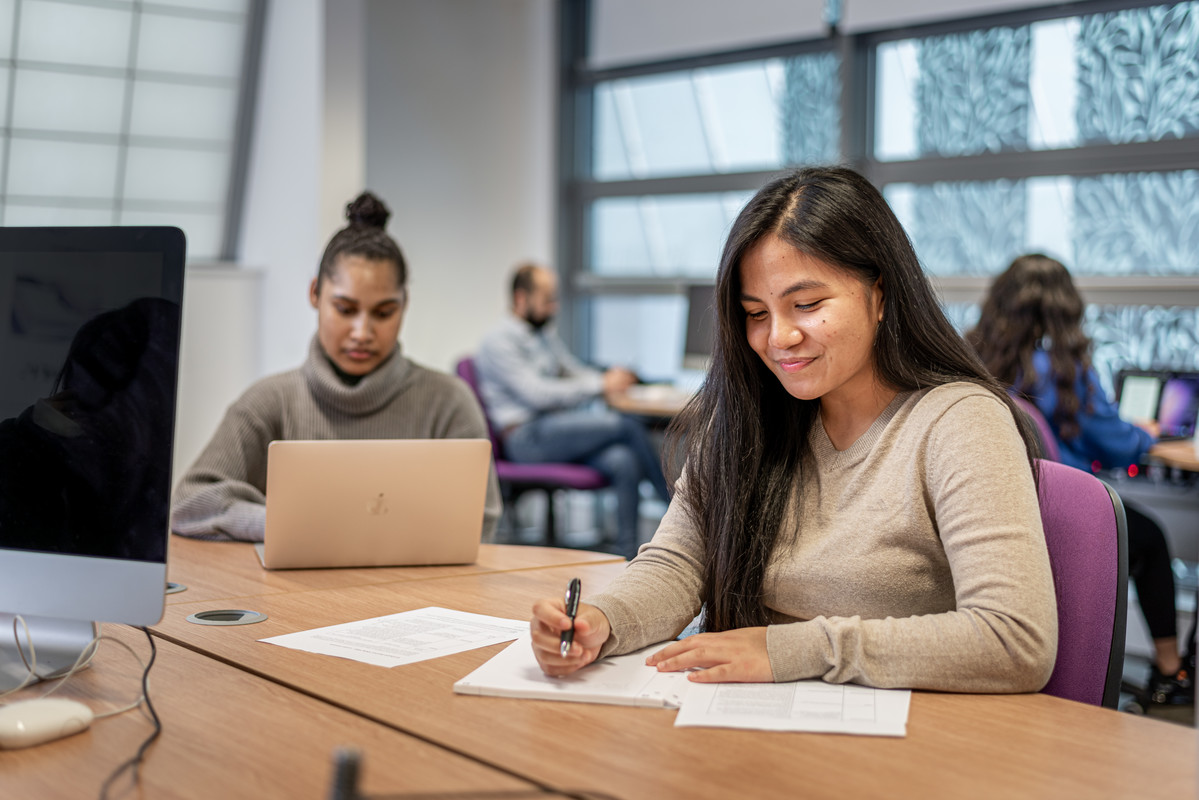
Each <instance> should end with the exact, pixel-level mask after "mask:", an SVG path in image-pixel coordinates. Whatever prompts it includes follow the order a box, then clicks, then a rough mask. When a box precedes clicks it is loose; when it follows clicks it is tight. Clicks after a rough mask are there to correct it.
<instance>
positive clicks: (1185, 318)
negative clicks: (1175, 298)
mask: <svg viewBox="0 0 1199 800" xmlns="http://www.w3.org/2000/svg"><path fill="white" fill-rule="evenodd" d="M1084 328H1085V330H1086V332H1087V335H1088V336H1090V337H1091V341H1092V342H1093V345H1094V346H1093V359H1092V360H1093V361H1094V364H1095V370H1096V371H1097V372H1098V373H1099V377H1100V378H1101V379H1102V380H1103V381H1104V388H1106V389H1107V391H1108V394H1109V395H1110V394H1111V393H1112V391H1113V378H1114V377H1115V374H1116V373H1117V372H1119V371H1120V370H1121V369H1123V368H1125V367H1128V368H1135V369H1178V370H1199V309H1196V308H1178V307H1170V308H1167V307H1165V306H1090V307H1088V308H1087V313H1086V317H1085V320H1084Z"/></svg>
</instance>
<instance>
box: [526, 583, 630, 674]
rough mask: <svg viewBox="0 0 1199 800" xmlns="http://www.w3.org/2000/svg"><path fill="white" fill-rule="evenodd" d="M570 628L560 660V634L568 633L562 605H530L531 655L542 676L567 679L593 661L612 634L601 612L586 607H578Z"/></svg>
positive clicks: (546, 601)
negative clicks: (567, 644) (568, 643)
mask: <svg viewBox="0 0 1199 800" xmlns="http://www.w3.org/2000/svg"><path fill="white" fill-rule="evenodd" d="M574 626H575V632H574V641H573V642H572V643H571V646H570V652H568V653H567V654H566V655H565V656H563V655H562V652H561V641H562V632H563V631H566V630H570V617H568V616H567V615H566V604H565V603H564V602H563V601H562V598H561V597H558V598H547V599H543V600H538V601H537V602H536V603H534V604H533V619H532V620H530V622H529V628H530V630H531V632H532V634H533V655H535V656H536V657H537V663H538V664H539V665H540V666H541V671H542V672H544V673H545V674H546V675H552V676H562V675H569V674H570V673H572V672H574V671H576V670H578V669H580V668H582V667H585V666H587V665H588V664H590V663H591V662H592V661H595V659H596V658H597V657H598V656H599V651H600V648H601V647H603V645H604V642H606V641H608V636H609V635H610V634H611V632H612V627H611V625H609V624H608V618H607V617H606V616H604V612H602V611H600V610H599V609H598V608H596V607H595V606H592V605H588V604H586V603H579V611H578V613H577V614H576V615H575V621H574Z"/></svg>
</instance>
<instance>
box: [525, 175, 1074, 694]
mask: <svg viewBox="0 0 1199 800" xmlns="http://www.w3.org/2000/svg"><path fill="white" fill-rule="evenodd" d="M716 313H717V335H716V344H715V348H714V353H713V361H712V367H711V370H710V371H709V374H708V377H707V380H706V381H705V383H704V386H703V388H702V389H701V391H700V393H699V394H698V396H697V397H696V399H695V400H694V401H693V402H692V404H691V405H690V406H689V407H688V408H687V410H686V411H685V412H684V414H682V415H681V416H680V417H679V419H678V420H677V421H676V423H677V424H676V427H675V428H674V430H673V432H672V433H673V435H674V439H673V441H674V442H675V443H676V447H677V448H679V450H680V451H681V453H682V454H683V457H684V469H683V477H682V479H681V480H680V481H679V483H678V486H677V493H676V496H675V498H674V500H673V502H672V503H671V506H670V508H669V510H668V511H667V514H666V516H665V518H664V519H663V521H662V525H661V527H660V528H659V529H658V531H657V533H656V534H655V536H654V538H653V540H652V541H651V542H649V543H648V544H646V545H644V546H643V547H642V548H641V551H640V553H639V554H638V556H637V558H636V559H634V560H633V561H632V562H631V563H630V564H629V566H628V568H627V569H626V570H625V572H624V573H623V574H622V575H621V576H620V577H619V578H618V579H617V580H616V581H615V582H613V583H612V584H611V585H610V586H609V587H608V588H607V590H606V591H604V592H603V593H601V594H599V595H597V596H592V597H590V598H588V600H589V602H587V603H583V604H582V605H581V606H580V608H579V611H578V617H577V620H576V624H575V634H574V645H573V646H572V647H571V648H570V650H569V652H568V653H567V655H566V656H562V655H561V651H560V649H559V634H560V632H561V631H563V630H565V629H567V628H569V627H570V619H569V617H568V616H567V615H566V614H565V613H563V604H562V600H561V599H560V598H550V599H545V600H541V601H538V602H537V603H536V604H535V606H534V608H533V620H532V623H531V625H532V632H533V646H534V650H535V652H536V655H537V658H538V661H539V663H540V664H541V667H542V669H543V670H544V671H545V672H546V673H548V674H551V675H563V674H567V673H570V672H573V671H574V670H577V669H579V668H580V667H582V666H584V665H585V664H587V663H590V662H591V661H593V660H594V659H596V658H598V657H602V656H605V655H608V654H617V653H622V652H628V651H630V650H634V649H636V648H639V647H644V646H646V645H649V644H652V643H654V642H659V641H664V640H667V639H672V638H674V637H676V636H677V635H678V634H679V633H680V632H681V631H682V630H683V629H684V627H685V626H686V625H687V624H688V623H689V622H690V621H691V620H692V618H693V617H695V615H696V614H698V613H699V612H700V611H701V610H702V612H703V618H702V629H703V631H704V632H703V633H700V634H697V635H695V636H691V637H688V638H686V639H682V640H679V641H675V642H672V643H670V644H668V645H666V646H664V647H663V648H662V649H661V650H659V651H657V652H656V653H655V654H654V655H653V656H651V657H650V659H649V662H650V663H651V664H653V665H656V666H657V667H658V669H660V670H694V671H693V672H691V673H690V675H689V677H690V679H691V680H695V681H771V680H774V681H787V680H795V679H800V678H822V679H824V680H826V681H830V682H837V683H841V682H856V683H862V684H866V685H870V686H878V687H907V688H925V689H940V690H948V691H967V692H1026V691H1035V690H1037V689H1039V688H1041V687H1042V686H1043V685H1044V684H1045V683H1046V681H1047V680H1048V678H1049V676H1050V673H1051V671H1052V668H1053V662H1054V655H1055V653H1056V646H1057V615H1056V607H1055V602H1054V594H1053V579H1052V575H1051V573H1050V567H1049V558H1048V554H1047V551H1046V546H1045V539H1044V534H1043V532H1042V529H1041V518H1040V512H1039V507H1038V502H1037V494H1036V483H1035V478H1034V471H1033V450H1032V444H1031V443H1032V442H1033V441H1034V439H1033V438H1032V437H1033V434H1032V432H1031V431H1029V430H1025V429H1024V428H1022V426H1021V425H1020V424H1018V423H1017V421H1016V420H1017V415H1016V414H1015V410H1014V407H1013V405H1012V402H1011V400H1010V398H1008V396H1007V394H1006V392H1005V391H1004V389H1003V387H1001V386H1000V385H999V384H998V383H996V381H995V380H994V379H993V378H992V377H991V376H990V375H989V374H988V373H987V372H986V370H985V369H984V367H983V366H982V364H980V363H979V361H978V360H977V358H976V357H975V356H974V354H973V353H972V352H971V351H970V349H969V347H968V346H967V345H966V344H965V342H964V341H963V340H962V339H961V337H960V336H958V335H957V333H956V332H955V331H954V329H953V327H952V326H951V325H950V323H949V322H948V321H947V320H946V318H945V316H944V315H943V314H942V312H941V311H940V308H939V307H938V304H937V301H936V298H935V296H934V294H933V291H932V288H931V286H930V285H929V283H928V280H927V279H926V278H925V276H924V274H923V273H922V271H921V269H920V265H919V262H918V261H917V259H916V256H915V253H914V252H913V250H912V247H911V244H910V242H909V241H908V238H907V236H906V235H905V233H904V231H903V229H902V227H901V226H900V224H899V222H898V221H897V220H896V219H895V216H894V215H893V214H892V212H891V210H890V209H889V208H888V206H887V204H886V202H885V201H884V200H883V198H882V196H881V195H880V194H879V193H878V191H877V190H876V189H875V188H874V187H873V186H871V185H870V184H869V183H868V182H867V181H866V180H865V179H863V178H862V177H861V176H859V175H857V174H856V173H854V172H852V171H850V170H847V169H841V168H821V169H804V170H800V171H798V172H796V173H793V174H791V175H788V176H786V177H783V178H780V179H777V180H775V181H773V182H772V183H770V184H768V185H767V186H766V187H764V188H763V189H762V190H761V191H759V192H758V193H757V195H755V196H754V198H753V199H752V200H750V202H749V204H748V205H747V206H746V207H745V209H744V210H743V211H742V212H741V214H740V216H739V217H738V218H737V220H736V222H735V223H734V225H733V228H732V231H731V233H730V235H729V237H728V241H727V242H726V244H725V248H724V253H723V255H722V258H721V263H720V269H719V272H718V274H717V278H716Z"/></svg>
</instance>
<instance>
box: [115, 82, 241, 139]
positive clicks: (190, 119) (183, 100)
mask: <svg viewBox="0 0 1199 800" xmlns="http://www.w3.org/2000/svg"><path fill="white" fill-rule="evenodd" d="M236 115H237V90H236V89H235V88H234V87H232V86H229V87H211V86H180V85H179V84H169V83H157V82H154V81H137V82H136V83H135V84H134V85H133V115H132V117H131V118H130V120H129V133H130V134H131V135H133V136H176V137H181V138H187V139H210V140H213V141H229V140H230V139H231V138H232V137H233V129H234V124H235V121H236Z"/></svg>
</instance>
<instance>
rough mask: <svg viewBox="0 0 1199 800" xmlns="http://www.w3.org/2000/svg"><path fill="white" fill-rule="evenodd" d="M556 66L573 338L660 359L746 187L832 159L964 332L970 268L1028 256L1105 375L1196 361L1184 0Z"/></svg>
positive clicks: (1198, 58)
mask: <svg viewBox="0 0 1199 800" xmlns="http://www.w3.org/2000/svg"><path fill="white" fill-rule="evenodd" d="M569 40H570V37H567V41H569ZM574 40H575V41H579V38H578V37H576V38H575V39H574ZM573 63H575V64H583V63H586V61H585V59H584V58H576V59H574V61H573ZM566 83H567V87H566V90H565V94H564V103H566V104H567V105H568V106H570V107H572V108H573V109H574V110H575V112H576V113H573V114H570V115H567V116H565V117H564V119H567V120H569V122H568V123H567V128H566V130H564V136H565V137H566V138H565V139H564V145H565V149H566V150H567V152H568V153H572V154H573V159H569V160H568V161H567V162H566V163H568V164H569V165H570V167H569V168H568V170H567V174H566V175H564V197H566V198H567V199H568V202H567V203H566V204H565V210H564V213H565V215H566V218H565V220H564V222H565V223H566V224H564V225H563V226H562V230H563V231H565V232H566V234H567V235H566V241H565V242H564V248H563V262H564V264H563V266H564V271H565V272H566V273H567V278H568V280H567V286H568V290H569V291H570V292H571V293H572V295H571V296H572V301H573V302H572V303H571V308H572V309H573V311H574V312H575V317H574V325H573V328H572V331H571V332H572V333H573V334H574V336H575V342H576V344H578V345H579V346H580V349H582V350H583V352H584V353H585V354H588V355H591V356H593V357H596V358H599V359H603V360H605V361H623V362H632V363H633V364H634V365H636V366H638V367H641V368H644V369H648V370H650V371H651V372H652V374H654V375H659V374H661V373H662V372H663V371H668V370H669V367H670V365H671V364H672V363H674V361H672V359H673V358H674V354H672V353H670V352H667V349H668V348H671V347H676V346H677V343H678V341H679V340H680V338H681V333H679V332H678V331H676V330H675V328H677V327H678V326H680V325H681V324H682V323H681V321H680V320H681V319H682V318H683V316H685V315H684V313H683V312H684V311H685V308H684V306H685V300H684V299H683V287H684V285H685V284H686V283H687V282H702V281H710V280H711V279H712V278H713V277H714V275H715V271H716V267H717V263H718V260H719V249H720V246H721V244H722V242H723V240H724V237H725V235H726V233H727V231H728V227H729V224H730V223H731V221H732V219H733V217H734V216H735V215H736V213H737V212H738V210H739V209H740V207H741V206H742V204H743V203H744V202H745V200H746V199H747V198H748V196H749V195H750V194H751V193H752V192H753V191H754V190H755V189H757V188H758V187H759V186H760V185H761V184H762V183H763V182H765V180H767V179H768V178H769V177H770V175H772V174H774V173H775V172H777V170H779V169H781V168H784V167H787V166H790V165H796V164H812V163H833V162H841V163H848V164H850V165H853V166H855V167H856V168H858V169H860V170H861V171H863V172H864V173H865V174H866V175H867V176H868V177H869V178H870V179H871V180H873V181H874V182H875V183H876V185H879V186H880V187H881V188H882V189H883V192H884V195H885V196H886V197H887V199H888V201H889V202H890V203H891V205H892V207H893V208H894V209H895V211H896V213H897V215H898V216H899V218H900V220H901V221H902V222H903V223H904V226H905V228H906V229H907V230H908V232H909V234H910V235H911V237H912V240H913V242H914V244H915V246H916V249H917V253H918V255H919V256H920V258H921V261H922V263H923V264H924V266H925V268H926V270H927V271H928V272H929V273H930V275H931V276H932V277H933V278H934V280H935V281H937V282H938V283H939V284H940V286H941V288H942V293H943V296H944V297H945V299H946V303H947V311H948V312H949V313H950V316H951V318H952V319H954V320H955V322H957V324H959V325H961V326H962V327H965V326H968V325H970V324H972V322H973V321H974V319H976V317H977V308H976V301H977V298H978V297H979V296H981V293H982V291H983V290H984V289H985V286H986V283H987V281H988V279H989V276H991V275H994V274H995V273H996V272H998V271H1000V270H1001V269H1003V268H1004V267H1005V266H1006V265H1007V264H1008V263H1009V262H1010V261H1011V260H1012V258H1014V257H1015V256H1017V255H1020V254H1021V253H1025V252H1030V251H1042V252H1046V253H1048V254H1050V255H1053V256H1055V257H1057V258H1059V259H1061V260H1062V261H1063V262H1064V263H1066V264H1067V266H1068V267H1070V268H1071V270H1072V271H1073V272H1074V273H1075V275H1076V276H1078V280H1079V283H1080V285H1081V286H1082V288H1083V290H1084V293H1085V294H1086V295H1087V297H1088V299H1089V300H1090V301H1091V307H1090V310H1089V314H1088V319H1087V326H1088V332H1089V333H1090V334H1091V336H1092V337H1093V338H1094V339H1095V341H1096V348H1095V357H1096V362H1097V366H1098V367H1099V369H1100V372H1101V375H1102V376H1103V377H1104V379H1105V380H1108V381H1110V376H1111V375H1112V374H1113V373H1114V372H1115V371H1116V370H1117V369H1119V368H1120V367H1122V366H1126V365H1137V366H1141V367H1174V368H1199V338H1197V337H1199V333H1197V331H1199V325H1197V324H1196V323H1197V322H1199V312H1197V308H1199V2H1183V3H1166V4H1162V3H1156V4H1151V3H1138V2H1135V1H1134V2H1125V3H1117V2H1106V1H1098V2H1093V3H1075V4H1070V5H1069V6H1065V7H1063V6H1061V5H1056V4H1055V5H1052V6H1047V7H1046V8H1043V9H1035V10H1031V11H1024V12H1019V13H1013V14H1007V15H1002V16H993V17H989V18H986V19H980V20H961V21H955V22H953V23H941V24H937V25H929V26H924V27H922V28H905V29H904V30H903V31H894V32H892V31H878V32H873V33H869V34H860V35H855V36H851V37H849V38H842V37H835V38H831V39H827V40H818V41H807V42H797V43H795V44H794V45H792V46H789V47H787V46H779V47H773V48H770V49H769V50H761V51H751V52H743V53H726V54H706V55H704V56H701V57H697V58H695V59H688V60H678V61H674V62H669V63H663V64H643V65H630V66H628V67H622V68H620V69H605V70H595V71H588V70H587V69H586V68H575V69H573V70H571V71H570V75H569V78H568V80H567V82H566ZM630 331H637V332H638V333H639V334H640V335H639V336H637V337H632V336H630V333H629V332H630Z"/></svg>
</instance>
